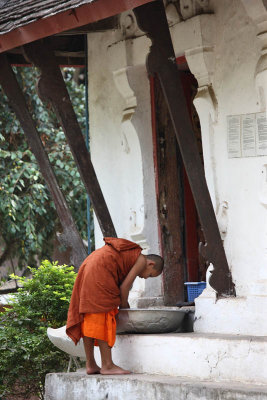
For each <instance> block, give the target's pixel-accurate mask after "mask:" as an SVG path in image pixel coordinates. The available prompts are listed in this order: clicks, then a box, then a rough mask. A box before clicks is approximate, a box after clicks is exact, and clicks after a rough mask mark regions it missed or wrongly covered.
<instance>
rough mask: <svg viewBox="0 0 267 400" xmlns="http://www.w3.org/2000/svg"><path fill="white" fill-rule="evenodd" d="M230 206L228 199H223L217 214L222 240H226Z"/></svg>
mask: <svg viewBox="0 0 267 400" xmlns="http://www.w3.org/2000/svg"><path fill="white" fill-rule="evenodd" d="M228 208H229V206H228V203H227V201H222V202H221V203H220V205H219V210H218V213H217V215H216V217H217V222H218V227H219V231H220V234H221V238H222V240H224V239H225V237H226V235H227V227H228V215H227V210H228Z"/></svg>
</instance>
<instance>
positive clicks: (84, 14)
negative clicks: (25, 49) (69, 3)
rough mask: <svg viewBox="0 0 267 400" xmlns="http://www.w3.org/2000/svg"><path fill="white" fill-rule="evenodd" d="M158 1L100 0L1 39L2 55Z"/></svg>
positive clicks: (31, 25) (35, 23)
mask: <svg viewBox="0 0 267 400" xmlns="http://www.w3.org/2000/svg"><path fill="white" fill-rule="evenodd" d="M151 1H154V0H96V1H94V2H93V3H89V4H85V5H83V6H81V7H77V8H73V9H71V10H67V11H64V12H62V13H58V14H56V15H53V16H51V17H47V18H42V19H39V20H38V21H34V22H32V23H29V24H27V25H24V26H20V27H19V28H17V29H14V30H12V31H10V32H8V33H5V34H3V35H0V53H3V52H4V51H7V50H10V49H13V48H15V47H18V46H22V45H24V44H26V43H31V42H34V41H35V40H38V39H42V38H45V37H47V36H52V35H55V34H57V33H60V32H64V31H68V30H70V29H74V28H77V27H79V26H83V25H86V24H90V23H92V22H96V21H99V20H101V19H105V18H108V17H111V16H114V15H117V14H120V13H121V12H123V11H127V10H130V9H132V8H134V7H138V6H141V5H142V4H146V3H150V2H151Z"/></svg>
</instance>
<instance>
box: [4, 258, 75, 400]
mask: <svg viewBox="0 0 267 400" xmlns="http://www.w3.org/2000/svg"><path fill="white" fill-rule="evenodd" d="M30 270H31V273H32V275H33V277H32V279H28V280H25V278H20V280H21V282H22V283H23V287H22V288H21V289H19V292H18V293H17V294H16V295H15V298H14V300H13V304H12V308H11V309H7V310H6V312H3V313H0V353H1V363H0V398H1V397H3V398H6V397H7V398H8V397H9V396H15V398H16V399H18V400H19V399H28V398H30V396H31V395H37V396H38V397H39V398H40V399H43V395H44V382H45V375H46V374H47V373H49V372H59V371H62V370H64V369H66V365H67V360H68V356H67V354H65V353H62V352H60V351H59V350H57V348H56V347H55V346H54V345H53V344H52V343H51V342H50V341H49V339H48V337H47V335H46V330H47V327H53V328H58V327H60V326H62V325H64V324H65V322H66V316H67V310H68V306H69V302H70V297H71V292H72V288H73V284H74V280H75V277H76V274H75V272H74V271H73V267H68V266H66V265H60V266H59V265H57V263H56V262H55V263H50V262H49V261H47V260H46V261H43V262H42V264H41V265H40V267H39V268H38V269H34V268H30ZM13 278H14V276H13ZM16 278H18V277H16Z"/></svg>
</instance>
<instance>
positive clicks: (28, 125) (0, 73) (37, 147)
mask: <svg viewBox="0 0 267 400" xmlns="http://www.w3.org/2000/svg"><path fill="white" fill-rule="evenodd" d="M0 84H1V86H2V87H3V89H4V91H5V93H6V95H7V97H8V99H9V103H10V105H11V107H12V109H13V110H14V111H15V113H16V116H17V118H18V120H19V121H20V123H21V126H22V128H23V130H24V133H25V135H26V137H27V140H28V143H29V145H30V148H31V150H32V152H33V153H34V155H35V157H36V160H37V162H38V164H39V167H40V170H41V173H42V175H43V177H44V179H45V181H46V184H47V186H48V189H49V191H50V193H51V196H52V198H53V200H54V203H55V206H56V210H57V214H58V216H59V219H60V222H61V225H62V227H63V233H61V235H60V241H61V242H64V244H66V245H67V246H68V247H70V248H71V250H72V251H71V262H72V263H73V265H74V266H75V267H76V269H78V267H79V265H80V264H81V263H82V261H83V260H84V259H85V257H86V255H87V254H86V250H85V247H84V245H83V242H82V239H81V236H80V234H79V232H78V230H77V228H76V225H75V222H74V221H73V218H72V215H71V212H70V209H69V207H68V205H67V202H66V200H65V197H64V195H63V194H62V192H61V190H60V188H59V185H58V182H57V180H56V177H55V175H54V172H53V169H52V166H51V164H50V162H49V159H48V157H47V154H46V152H45V150H44V147H43V144H42V141H41V139H40V137H39V134H38V132H37V129H36V126H35V122H34V121H33V119H32V117H31V115H30V113H29V110H28V108H27V104H26V101H25V98H24V95H23V93H22V90H21V88H20V86H19V84H18V82H17V79H16V77H15V74H14V72H13V70H12V68H11V66H10V65H9V62H8V60H7V57H6V55H4V54H1V55H0Z"/></svg>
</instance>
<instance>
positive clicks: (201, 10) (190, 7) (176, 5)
mask: <svg viewBox="0 0 267 400" xmlns="http://www.w3.org/2000/svg"><path fill="white" fill-rule="evenodd" d="M164 5H165V11H166V16H167V20H168V24H169V25H174V24H177V23H179V22H181V21H185V20H187V19H189V18H192V17H195V16H196V15H200V14H209V13H212V12H213V9H212V6H211V1H210V0H164ZM120 28H121V33H122V35H123V37H124V38H131V37H138V36H142V35H144V32H143V31H142V30H141V29H140V28H139V27H138V24H137V22H136V17H135V15H134V13H133V11H131V10H130V11H125V12H123V13H121V15H120Z"/></svg>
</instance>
